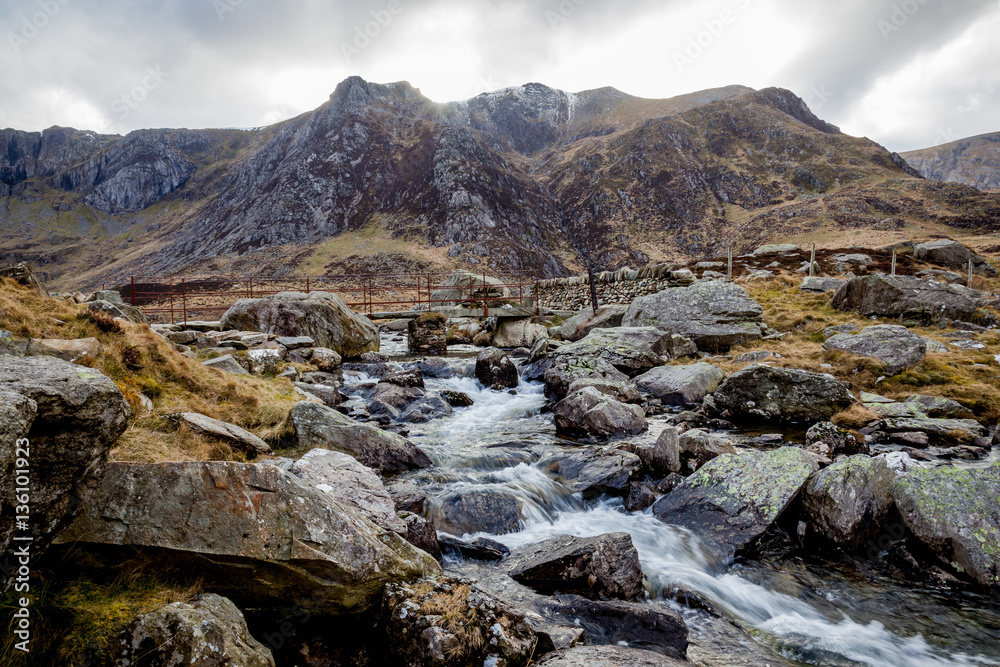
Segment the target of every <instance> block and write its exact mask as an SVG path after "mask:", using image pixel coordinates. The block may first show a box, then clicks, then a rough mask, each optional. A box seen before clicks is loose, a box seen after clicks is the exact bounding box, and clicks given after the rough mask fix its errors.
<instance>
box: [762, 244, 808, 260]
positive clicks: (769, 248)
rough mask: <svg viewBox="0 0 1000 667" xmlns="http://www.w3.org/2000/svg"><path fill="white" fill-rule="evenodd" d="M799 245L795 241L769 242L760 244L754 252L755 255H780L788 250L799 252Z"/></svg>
mask: <svg viewBox="0 0 1000 667" xmlns="http://www.w3.org/2000/svg"><path fill="white" fill-rule="evenodd" d="M798 251H799V247H798V246H797V245H795V244H794V243H769V244H766V245H762V246H758V247H757V248H756V249H755V250H754V251H753V252H752V253H750V254H751V255H753V256H754V257H760V256H762V255H780V254H783V253H787V252H798Z"/></svg>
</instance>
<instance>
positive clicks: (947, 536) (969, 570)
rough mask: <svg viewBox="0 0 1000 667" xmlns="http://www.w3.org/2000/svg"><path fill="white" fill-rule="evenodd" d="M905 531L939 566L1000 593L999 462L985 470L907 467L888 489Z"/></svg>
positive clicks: (949, 467)
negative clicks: (930, 554) (904, 525)
mask: <svg viewBox="0 0 1000 667" xmlns="http://www.w3.org/2000/svg"><path fill="white" fill-rule="evenodd" d="M892 495H893V497H894V498H895V500H896V507H897V509H898V510H899V513H900V516H902V518H903V522H904V523H905V524H906V526H907V528H909V529H910V531H911V532H912V533H913V534H914V535H915V536H916V537H917V538H918V539H919V540H920V541H921V542H923V543H924V544H925V545H926V546H927V547H929V548H930V549H931V550H932V551H933V552H934V553H935V554H937V556H939V557H940V558H941V559H942V560H943V561H944V562H946V563H949V564H951V565H952V567H954V568H955V569H956V570H957V571H958V572H962V573H965V574H966V575H967V576H969V577H971V578H972V579H974V580H975V581H977V582H978V583H979V584H982V585H983V586H987V587H993V588H994V590H1000V588H998V587H1000V532H998V531H997V526H998V525H1000V504H998V503H997V498H1000V462H997V463H994V464H993V465H991V466H990V467H988V468H956V467H952V466H941V467H938V468H918V467H911V468H909V469H908V470H907V471H906V472H904V473H902V474H899V475H896V477H895V478H894V481H893V485H892Z"/></svg>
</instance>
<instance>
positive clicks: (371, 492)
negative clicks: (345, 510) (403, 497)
mask: <svg viewBox="0 0 1000 667" xmlns="http://www.w3.org/2000/svg"><path fill="white" fill-rule="evenodd" d="M288 472H289V473H290V474H292V475H295V476H296V477H298V478H299V479H301V480H302V481H303V482H305V483H306V484H308V485H309V486H311V487H312V488H314V489H316V490H317V491H320V492H321V493H325V494H328V495H329V496H330V497H332V498H334V499H335V500H336V501H337V502H339V503H341V504H343V505H346V506H348V507H351V508H353V509H355V510H356V511H357V512H358V513H359V514H361V516H363V517H365V518H366V519H368V520H369V521H371V522H372V523H374V524H375V525H376V526H379V527H380V528H384V529H385V530H388V531H391V532H393V533H396V534H397V535H401V536H403V537H406V532H407V531H406V524H405V522H404V521H403V520H402V519H400V518H399V517H398V516H396V503H395V502H394V500H393V498H392V496H391V495H389V492H388V491H387V490H386V488H385V486H383V484H382V480H381V479H379V477H378V475H376V474H375V472H374V471H373V470H372V469H371V468H368V467H367V466H363V465H361V464H360V463H358V461H357V459H355V458H354V457H353V456H349V455H347V454H344V453H343V452H335V451H332V450H329V449H312V450H310V451H308V452H306V453H305V454H303V455H302V458H300V459H299V460H298V461H296V462H295V463H293V464H292V466H291V467H290V468H289V469H288Z"/></svg>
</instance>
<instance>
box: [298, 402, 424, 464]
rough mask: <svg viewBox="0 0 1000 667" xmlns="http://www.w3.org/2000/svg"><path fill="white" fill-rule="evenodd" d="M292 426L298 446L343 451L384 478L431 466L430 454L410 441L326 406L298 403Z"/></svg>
mask: <svg viewBox="0 0 1000 667" xmlns="http://www.w3.org/2000/svg"><path fill="white" fill-rule="evenodd" d="M292 424H293V425H294V427H295V438H296V445H297V446H298V447H302V448H305V449H313V448H316V447H322V448H324V449H333V450H336V451H341V452H344V453H345V454H349V455H351V456H353V457H354V458H356V459H357V460H358V461H360V462H361V463H362V464H363V465H365V466H368V467H369V468H373V469H375V470H377V471H378V472H379V473H381V474H383V475H391V474H394V473H398V472H402V471H403V470H414V469H417V468H426V467H427V466H429V465H431V460H430V459H429V458H428V457H427V455H426V454H425V453H424V452H423V451H422V450H420V449H419V448H418V447H416V446H414V445H412V444H410V443H409V442H408V441H407V440H406V438H404V437H402V436H400V435H397V434H395V433H388V432H386V431H383V430H381V429H378V428H375V427H374V426H371V425H370V424H361V423H359V422H356V421H354V420H353V419H351V418H350V417H347V416H345V415H342V414H340V413H339V412H337V411H336V410H333V409H332V408H328V407H326V406H325V405H319V404H316V403H309V402H306V401H301V402H299V403H296V404H295V405H294V406H293V407H292Z"/></svg>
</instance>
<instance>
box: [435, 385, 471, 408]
mask: <svg viewBox="0 0 1000 667" xmlns="http://www.w3.org/2000/svg"><path fill="white" fill-rule="evenodd" d="M441 397H442V398H443V399H444V400H446V401H448V405H450V406H451V407H453V408H467V407H469V406H470V405H475V403H476V402H475V401H474V400H472V397H471V396H469V395H468V394H466V393H465V392H462V391H451V390H450V389H445V390H444V391H442V392H441Z"/></svg>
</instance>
